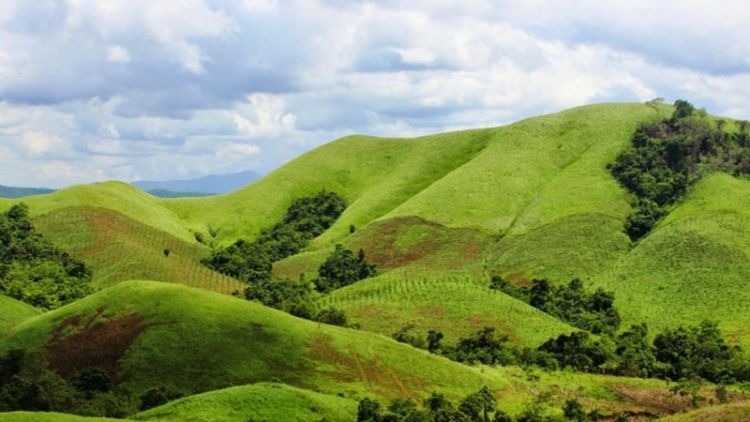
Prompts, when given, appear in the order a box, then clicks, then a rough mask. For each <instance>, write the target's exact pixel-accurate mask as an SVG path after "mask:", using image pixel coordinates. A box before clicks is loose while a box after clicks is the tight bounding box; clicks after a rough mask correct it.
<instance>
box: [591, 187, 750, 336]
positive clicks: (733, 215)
mask: <svg viewBox="0 0 750 422" xmlns="http://www.w3.org/2000/svg"><path fill="white" fill-rule="evenodd" d="M749 210H750V182H748V181H747V180H740V179H737V178H734V177H731V176H729V175H726V174H714V175H711V176H709V177H707V178H705V179H703V180H702V181H701V182H700V183H699V184H698V185H697V186H696V187H695V189H694V190H693V192H692V193H691V194H690V195H688V197H687V198H686V199H685V201H684V202H683V203H682V204H680V205H679V206H678V207H677V208H676V209H675V210H673V211H672V212H671V213H670V214H669V215H668V216H667V217H666V218H665V219H664V221H662V222H661V223H660V224H659V226H658V227H657V228H656V230H654V231H653V232H652V233H651V234H650V235H649V236H648V237H646V238H645V239H643V240H641V241H640V242H639V243H638V244H637V245H636V247H635V248H633V250H631V251H630V252H629V253H628V254H627V255H626V256H624V257H623V259H622V260H621V261H620V262H618V263H617V265H616V266H614V268H613V270H612V272H611V273H610V274H606V275H604V276H602V277H601V278H600V279H598V281H600V284H602V285H604V286H606V288H608V289H612V290H614V291H615V292H616V295H617V298H618V303H619V307H620V309H621V311H622V313H623V316H624V317H625V319H626V321H647V322H648V323H649V325H650V326H651V327H653V328H657V329H659V328H663V327H665V326H674V325H678V324H684V323H695V322H699V321H701V320H703V319H710V320H716V321H719V322H720V323H721V324H720V326H721V328H722V330H724V331H725V332H727V334H728V335H729V336H730V337H733V338H734V339H735V341H741V342H742V343H744V344H745V345H750V329H749V328H748V327H750V290H749V289H748V286H750V284H748V280H750V260H749V259H748V258H749V257H750V211H749Z"/></svg>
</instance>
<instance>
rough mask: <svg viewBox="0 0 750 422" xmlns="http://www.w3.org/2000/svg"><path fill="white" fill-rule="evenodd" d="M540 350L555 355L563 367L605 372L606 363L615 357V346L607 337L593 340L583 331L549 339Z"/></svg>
mask: <svg viewBox="0 0 750 422" xmlns="http://www.w3.org/2000/svg"><path fill="white" fill-rule="evenodd" d="M539 351H540V352H544V353H549V354H550V355H551V356H553V357H554V358H555V360H556V361H557V362H558V364H559V366H560V367H561V368H572V369H576V370H579V371H584V372H605V367H604V366H605V364H607V363H608V362H611V361H612V360H613V359H614V350H613V346H612V345H611V344H609V343H608V342H607V341H606V339H604V338H602V339H600V340H593V339H592V338H591V335H590V334H589V333H586V332H583V331H578V332H575V333H570V334H562V335H560V336H559V337H557V338H555V339H551V340H547V341H546V342H545V343H544V344H542V345H541V346H539Z"/></svg>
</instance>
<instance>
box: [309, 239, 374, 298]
mask: <svg viewBox="0 0 750 422" xmlns="http://www.w3.org/2000/svg"><path fill="white" fill-rule="evenodd" d="M376 274H377V268H376V267H375V265H374V264H371V263H369V262H367V260H366V259H365V251H363V250H362V249H360V250H359V252H358V253H357V255H356V256H355V255H354V253H353V252H352V251H350V250H349V249H346V248H344V247H343V246H342V245H336V247H335V249H334V251H333V252H332V253H331V255H330V256H328V258H327V259H326V260H325V262H323V264H322V265H321V266H320V269H318V278H317V279H316V280H315V286H316V287H317V289H318V290H319V291H321V292H328V291H331V290H334V289H338V288H341V287H344V286H348V285H350V284H352V283H355V282H357V281H359V280H364V279H365V278H368V277H373V276H375V275H376Z"/></svg>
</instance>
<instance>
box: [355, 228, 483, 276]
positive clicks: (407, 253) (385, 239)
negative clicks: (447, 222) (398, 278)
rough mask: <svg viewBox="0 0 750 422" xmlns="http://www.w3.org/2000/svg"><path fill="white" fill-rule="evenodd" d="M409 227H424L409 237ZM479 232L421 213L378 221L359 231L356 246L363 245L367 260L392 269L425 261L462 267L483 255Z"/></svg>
mask: <svg viewBox="0 0 750 422" xmlns="http://www.w3.org/2000/svg"><path fill="white" fill-rule="evenodd" d="M409 229H415V230H421V231H422V233H421V235H419V236H418V237H415V238H414V239H408V236H409V233H408V231H409ZM478 238H479V234H478V232H475V231H472V230H469V229H459V228H448V227H445V226H443V225H441V224H438V223H436V222H433V221H429V220H426V219H424V218H421V217H416V216H410V217H396V218H392V219H389V220H385V221H381V222H376V223H374V224H372V225H371V226H368V227H367V228H365V229H364V230H362V231H361V232H358V233H357V235H356V240H355V242H354V247H355V248H362V249H364V251H365V253H366V254H367V259H368V261H370V262H372V263H374V264H375V265H377V266H378V267H379V268H384V269H393V268H400V267H406V266H409V265H413V264H422V265H424V266H426V267H429V268H433V269H456V268H462V267H464V266H466V265H467V263H470V262H474V261H477V260H478V259H479V258H481V256H482V253H483V248H482V244H481V242H480V241H479V240H478Z"/></svg>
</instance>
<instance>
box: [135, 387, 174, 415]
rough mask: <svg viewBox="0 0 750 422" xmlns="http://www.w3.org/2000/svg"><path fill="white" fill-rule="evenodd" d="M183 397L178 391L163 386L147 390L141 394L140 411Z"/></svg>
mask: <svg viewBox="0 0 750 422" xmlns="http://www.w3.org/2000/svg"><path fill="white" fill-rule="evenodd" d="M183 395H184V394H182V393H181V392H179V391H175V390H172V389H170V388H167V387H164V386H161V387H153V388H149V389H148V390H146V391H145V392H144V393H143V394H141V405H140V409H141V410H142V411H143V410H148V409H152V408H154V407H158V406H161V405H163V404H166V403H169V402H170V401H172V400H177V399H179V398H180V397H182V396H183Z"/></svg>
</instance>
